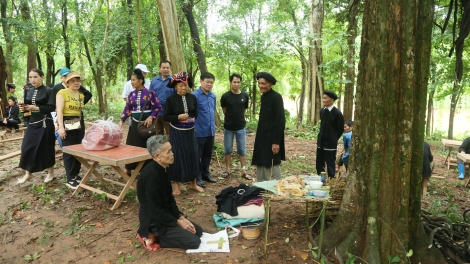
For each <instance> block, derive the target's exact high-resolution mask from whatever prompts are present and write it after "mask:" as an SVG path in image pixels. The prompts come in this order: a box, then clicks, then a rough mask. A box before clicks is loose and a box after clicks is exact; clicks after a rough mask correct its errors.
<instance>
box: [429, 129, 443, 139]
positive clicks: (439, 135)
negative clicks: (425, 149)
mask: <svg viewBox="0 0 470 264" xmlns="http://www.w3.org/2000/svg"><path fill="white" fill-rule="evenodd" d="M443 138H447V131H443V130H439V129H435V130H434V131H433V132H432V133H431V135H429V136H426V140H429V141H441V139H443Z"/></svg>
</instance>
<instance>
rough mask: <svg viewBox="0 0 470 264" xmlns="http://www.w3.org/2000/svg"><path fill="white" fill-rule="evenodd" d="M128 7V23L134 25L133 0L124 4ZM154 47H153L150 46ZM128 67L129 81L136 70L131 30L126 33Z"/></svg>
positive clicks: (128, 0)
mask: <svg viewBox="0 0 470 264" xmlns="http://www.w3.org/2000/svg"><path fill="white" fill-rule="evenodd" d="M123 3H124V4H125V5H127V10H128V17H129V19H128V21H127V22H128V23H129V25H132V18H133V16H134V12H133V7H132V0H127V2H123ZM150 46H152V45H150ZM126 66H127V80H130V79H131V76H132V71H133V70H134V67H135V65H134V59H133V57H132V36H131V29H128V30H127V33H126Z"/></svg>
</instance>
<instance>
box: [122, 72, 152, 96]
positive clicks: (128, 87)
mask: <svg viewBox="0 0 470 264" xmlns="http://www.w3.org/2000/svg"><path fill="white" fill-rule="evenodd" d="M135 69H140V70H141V71H142V74H143V75H144V77H145V76H146V75H147V73H149V72H150V71H149V70H148V69H147V66H146V65H145V64H137V65H136V66H135ZM144 87H145V88H147V89H149V88H150V82H149V81H147V80H145V82H144ZM132 90H134V88H133V87H132V84H131V80H129V81H127V82H126V84H125V85H124V90H123V91H122V99H124V101H127V97H128V96H129V94H130V93H131V92H132Z"/></svg>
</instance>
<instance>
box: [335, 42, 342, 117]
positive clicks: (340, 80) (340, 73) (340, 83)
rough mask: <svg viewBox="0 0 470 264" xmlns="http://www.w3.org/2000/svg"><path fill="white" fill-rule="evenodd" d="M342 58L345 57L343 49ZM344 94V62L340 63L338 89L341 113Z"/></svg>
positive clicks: (338, 103) (338, 104)
mask: <svg viewBox="0 0 470 264" xmlns="http://www.w3.org/2000/svg"><path fill="white" fill-rule="evenodd" d="M340 55H341V57H343V48H341V52H340ZM342 94H343V60H341V61H340V62H339V88H338V101H337V102H336V103H337V107H338V109H339V111H341V95H342Z"/></svg>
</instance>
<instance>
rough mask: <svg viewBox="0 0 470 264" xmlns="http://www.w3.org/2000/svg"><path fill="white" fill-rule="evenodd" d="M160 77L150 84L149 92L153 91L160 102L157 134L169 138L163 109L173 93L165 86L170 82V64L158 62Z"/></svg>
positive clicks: (173, 90) (168, 62)
mask: <svg viewBox="0 0 470 264" xmlns="http://www.w3.org/2000/svg"><path fill="white" fill-rule="evenodd" d="M158 71H160V75H158V76H157V77H154V78H153V79H152V82H151V83H150V90H152V91H154V92H155V94H156V95H157V98H158V100H160V105H161V106H162V111H160V114H159V115H158V117H157V120H156V122H157V134H160V135H167V136H170V122H167V121H163V110H164V108H165V103H166V99H167V98H168V97H170V96H172V95H173V94H174V93H175V89H171V88H168V87H167V85H168V83H169V82H170V81H171V63H170V61H167V60H162V61H160V68H158Z"/></svg>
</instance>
